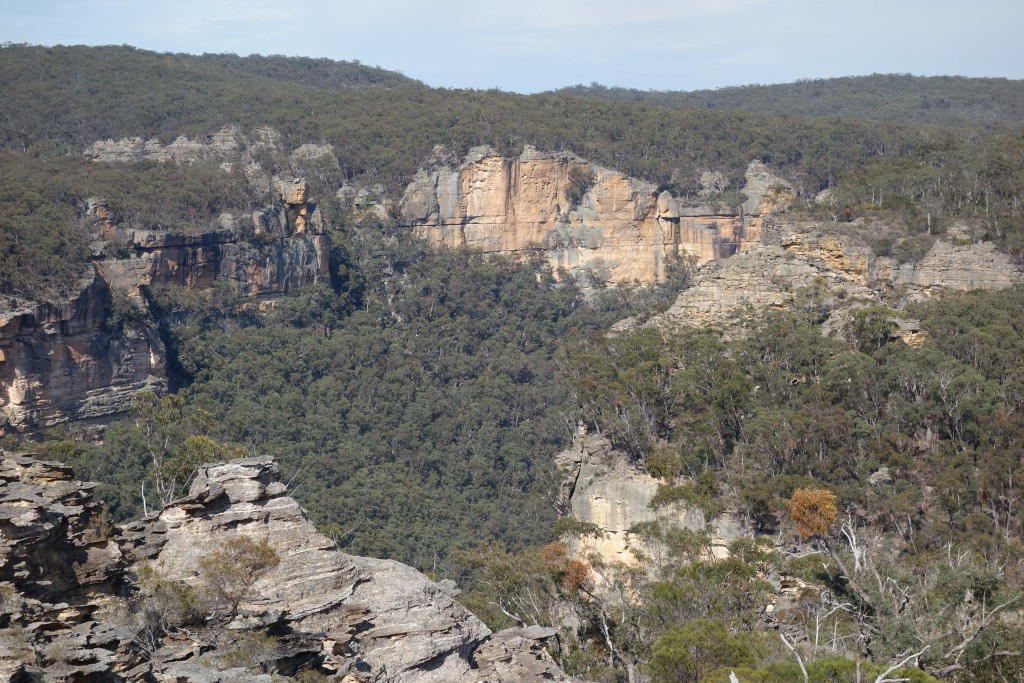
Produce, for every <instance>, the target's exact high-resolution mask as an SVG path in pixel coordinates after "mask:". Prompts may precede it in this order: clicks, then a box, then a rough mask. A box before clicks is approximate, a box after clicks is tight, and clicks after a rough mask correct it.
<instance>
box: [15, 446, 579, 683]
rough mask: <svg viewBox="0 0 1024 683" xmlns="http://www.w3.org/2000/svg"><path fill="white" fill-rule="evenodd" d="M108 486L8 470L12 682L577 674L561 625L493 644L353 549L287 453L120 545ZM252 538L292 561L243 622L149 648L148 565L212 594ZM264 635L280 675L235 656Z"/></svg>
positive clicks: (423, 588) (215, 472)
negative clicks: (306, 503)
mask: <svg viewBox="0 0 1024 683" xmlns="http://www.w3.org/2000/svg"><path fill="white" fill-rule="evenodd" d="M94 486H95V484H83V483H81V482H78V481H75V480H74V478H73V475H72V472H71V470H70V468H68V467H67V466H65V465H61V464H59V463H46V462H39V461H36V460H34V459H32V458H31V457H27V456H6V457H4V458H3V459H2V460H0V531H2V534H0V620H2V621H3V623H4V624H11V625H13V626H14V628H10V629H5V630H4V631H3V633H0V662H2V663H3V667H2V668H0V673H3V674H4V675H7V676H8V677H9V678H10V677H14V676H27V677H29V678H28V679H29V680H43V681H49V680H54V681H56V680H65V679H66V680H82V681H86V680H88V681H114V680H127V681H143V680H147V681H152V680H156V681H175V682H178V681H193V680H204V681H211V682H213V683H216V682H222V683H227V682H229V681H241V680H247V681H263V680H288V679H287V678H286V677H287V676H292V675H294V674H295V672H296V671H297V669H298V667H300V666H313V667H317V668H319V669H320V670H321V671H327V672H334V675H333V677H332V678H331V680H342V681H350V682H356V681H358V682H367V681H374V682H382V683H383V682H385V681H387V682H392V681H393V682H402V681H413V682H420V681H422V682H425V683H433V682H437V683H440V682H441V681H453V682H459V681H463V682H465V683H483V682H484V681H487V682H489V683H501V682H508V683H511V682H513V681H525V682H530V681H537V682H538V683H539V682H540V681H569V680H571V679H570V678H569V677H568V676H566V675H565V673H564V672H562V671H561V670H560V669H559V668H558V666H557V665H556V664H555V663H554V661H553V660H552V659H551V657H550V656H549V655H548V654H547V653H546V652H545V651H544V647H543V645H544V643H545V642H546V641H548V640H550V639H551V638H553V637H554V636H555V633H554V630H553V629H546V628H540V627H530V628H523V629H509V630H506V631H502V632H500V633H498V634H494V635H493V636H492V634H491V633H490V631H489V630H488V629H487V627H486V626H484V624H483V623H482V622H480V621H479V620H478V619H477V618H476V617H474V616H473V615H472V614H470V613H469V612H468V611H466V609H465V608H463V607H462V606H461V605H459V604H458V603H456V602H455V601H454V600H453V597H452V595H453V591H452V590H451V587H450V586H445V585H443V584H442V585H439V584H435V583H433V582H432V581H430V580H429V579H427V578H426V577H425V576H423V575H422V574H420V573H419V572H417V571H416V570H414V569H412V568H411V567H407V566H404V565H402V564H400V563H398V562H393V561H390V560H375V559H370V558H362V557H355V556H352V555H347V554H345V553H342V552H340V551H338V550H337V549H336V548H335V547H334V545H333V543H332V542H331V541H329V540H328V539H327V538H326V537H324V536H323V535H321V534H319V533H318V532H317V531H316V530H315V528H314V527H313V525H312V524H311V523H310V522H309V520H308V519H307V518H306V515H305V512H304V511H303V510H302V508H300V507H299V506H298V504H297V503H296V502H295V501H294V500H292V499H291V498H289V497H287V496H286V495H285V494H286V487H285V486H284V485H283V484H282V483H281V482H280V481H279V480H278V478H277V466H276V464H275V463H274V461H273V459H272V458H245V459H240V460H235V461H232V462H229V463H225V464H220V465H207V466H204V467H203V468H202V469H201V471H200V474H199V476H198V477H197V479H196V480H195V483H194V485H193V486H192V488H191V490H190V493H189V495H188V496H187V497H186V498H184V499H183V500H180V501H178V502H176V503H174V504H172V505H169V506H168V507H166V508H165V509H164V510H163V511H161V512H160V513H158V514H154V515H151V516H150V517H148V518H146V519H143V520H140V521H138V522H134V523H132V524H130V525H128V526H126V527H124V528H122V529H121V530H119V532H118V533H117V534H116V536H115V537H114V538H109V537H107V536H105V535H104V534H103V533H101V532H102V527H101V526H100V525H98V524H97V518H98V515H99V510H100V507H101V506H100V503H99V502H98V501H96V500H94V499H93V498H92V496H91V491H92V489H93V487H94ZM238 535H246V536H249V537H251V538H254V539H266V541H267V542H268V543H269V544H270V545H271V546H272V547H273V548H274V550H275V551H276V553H277V554H278V555H279V557H280V563H279V564H278V565H277V566H276V568H274V569H273V571H272V572H271V573H269V574H268V575H266V576H265V577H264V578H262V579H261V580H260V581H259V582H258V583H257V584H256V587H255V588H256V590H255V591H254V592H253V593H252V594H251V596H250V598H249V599H248V600H247V601H246V602H243V603H242V604H241V606H240V610H239V613H238V615H237V616H235V617H234V619H233V621H232V622H231V623H229V624H227V625H225V624H223V623H222V622H216V621H215V622H212V623H211V624H208V625H203V624H202V623H197V624H193V625H192V626H190V627H189V628H186V629H181V630H175V629H172V630H171V631H169V632H166V633H162V634H161V633H156V634H155V635H153V634H150V636H149V637H143V638H142V639H140V633H141V634H143V635H144V634H145V633H146V632H144V631H140V630H139V624H140V622H135V621H131V620H130V619H128V620H126V613H125V612H124V605H125V603H123V602H122V603H119V602H118V601H119V597H118V596H123V595H130V594H131V593H132V591H133V589H134V588H137V586H136V584H135V583H134V582H135V580H136V577H138V576H139V575H140V574H141V573H142V572H141V571H140V570H141V568H142V565H143V564H145V565H146V566H147V568H148V569H147V571H149V572H150V575H152V570H157V571H159V572H160V576H161V580H162V581H165V580H180V581H184V582H187V583H190V584H193V585H196V586H197V587H199V588H202V586H203V581H202V579H201V578H200V576H199V572H198V568H199V560H200V559H202V558H204V557H209V556H210V555H211V554H213V553H215V552H217V551H218V550H220V549H222V548H223V546H224V542H225V541H226V540H227V539H230V538H232V537H236V536H238ZM118 604H121V605H122V608H118V607H117V605H118ZM264 627H269V628H271V629H272V630H273V631H274V633H275V634H276V636H275V639H274V640H273V641H268V642H272V644H271V645H270V648H271V649H270V650H269V651H266V652H264V651H261V652H260V655H261V656H263V657H265V661H266V662H267V666H268V668H269V670H271V671H275V672H276V673H275V674H273V677H270V676H259V675H254V674H252V673H250V672H249V671H247V670H244V669H240V668H238V665H237V663H232V661H229V660H228V659H226V658H225V654H226V653H227V652H230V651H231V650H232V648H234V647H235V646H236V643H237V642H239V641H237V638H238V637H239V636H240V635H242V634H245V633H246V632H248V631H249V630H251V629H254V628H256V629H262V628H264ZM142 646H144V647H145V649H143V650H140V649H139V648H140V647H142ZM281 674H283V676H282V675H281Z"/></svg>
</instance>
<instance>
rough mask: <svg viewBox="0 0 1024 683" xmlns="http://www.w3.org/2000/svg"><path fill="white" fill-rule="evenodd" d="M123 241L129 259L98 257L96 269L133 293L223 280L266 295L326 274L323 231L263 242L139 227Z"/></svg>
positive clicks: (229, 232) (225, 233)
mask: <svg viewBox="0 0 1024 683" xmlns="http://www.w3.org/2000/svg"><path fill="white" fill-rule="evenodd" d="M127 241H128V244H129V245H130V249H131V252H132V256H131V258H127V259H104V260H102V261H98V262H96V270H97V272H98V273H99V276H100V277H101V278H103V279H104V280H105V281H106V282H108V283H109V284H110V287H111V288H112V289H114V290H117V291H124V292H127V293H129V294H130V295H132V296H138V295H139V294H140V292H141V288H144V287H148V286H150V285H177V286H180V287H186V288H189V289H194V288H198V289H206V288H209V287H212V286H213V285H214V283H216V282H220V281H224V282H229V283H232V284H234V285H235V286H237V287H238V289H239V290H240V292H241V293H242V294H244V295H245V296H257V297H269V296H279V295H282V294H287V293H288V292H290V291H293V290H296V289H300V288H302V287H306V286H309V285H312V284H315V283H317V282H323V281H326V279H327V278H328V277H329V262H328V259H329V254H330V242H329V240H328V238H327V236H326V235H317V234H307V235H300V236H296V237H289V238H284V239H274V240H270V241H262V240H259V239H257V240H246V239H243V238H242V237H240V236H239V234H238V233H237V232H236V231H235V230H217V231H214V232H207V233H203V234H200V235H182V234H175V233H161V232H141V231H140V232H132V233H131V234H130V235H128V236H127Z"/></svg>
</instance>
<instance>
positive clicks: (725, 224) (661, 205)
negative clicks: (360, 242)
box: [400, 147, 793, 284]
mask: <svg viewBox="0 0 1024 683" xmlns="http://www.w3.org/2000/svg"><path fill="white" fill-rule="evenodd" d="M747 184H748V188H749V193H748V199H747V202H746V203H745V204H744V209H743V210H740V211H739V212H738V213H733V212H731V211H728V210H725V211H722V210H716V209H715V208H713V207H710V206H688V205H686V204H685V202H682V201H680V200H679V199H677V198H675V197H673V196H672V195H671V194H670V193H668V192H658V191H657V188H656V187H655V186H654V185H652V184H650V183H646V182H643V181H640V180H637V179H635V178H630V177H628V176H626V175H625V174H623V173H620V172H618V171H613V170H610V169H607V168H604V167H602V166H598V165H596V164H592V163H590V162H587V161H585V160H583V159H581V158H579V157H577V156H575V155H573V154H568V153H545V152H539V151H537V150H535V149H533V148H531V147H527V148H526V149H525V150H524V151H523V153H522V154H521V155H520V156H518V157H516V158H505V157H502V156H501V155H499V154H498V153H497V152H496V151H495V150H494V149H492V148H489V147H479V148H475V149H473V150H472V151H471V152H470V153H469V154H468V155H467V156H466V157H465V159H464V160H463V161H462V163H461V164H460V165H458V166H452V165H446V164H444V163H443V162H442V163H441V164H440V165H439V166H435V167H434V168H432V169H429V170H422V171H420V172H419V173H418V174H417V175H416V177H415V178H414V179H413V181H412V183H411V184H410V185H409V187H408V188H407V189H406V191H405V195H404V196H403V198H402V201H401V204H400V214H401V217H402V220H403V221H404V222H405V223H406V224H407V225H409V226H411V227H413V228H414V229H415V230H416V231H417V233H418V234H420V235H421V236H423V237H424V238H426V239H427V240H428V241H430V242H431V243H433V244H436V245H439V246H444V247H448V248H459V247H467V248H470V249H474V250H479V251H483V252H487V253H497V254H507V255H511V256H516V257H525V256H528V255H530V254H537V253H539V254H541V255H543V257H544V259H545V260H546V261H547V262H548V263H549V264H550V265H551V267H552V269H554V270H555V271H556V272H558V271H567V272H573V273H575V274H577V275H586V276H588V277H589V278H590V279H592V280H593V281H595V282H599V283H607V284H619V283H626V284H634V283H650V282H655V281H657V280H659V279H662V278H663V277H664V276H665V274H666V269H667V267H668V266H669V264H670V263H672V262H673V261H674V260H677V259H682V258H685V259H693V260H695V261H697V262H699V263H704V262H707V261H712V260H716V259H719V258H723V257H725V256H729V255H731V254H733V253H735V252H737V251H742V250H744V249H746V248H748V247H749V246H750V245H752V244H755V243H757V241H758V240H759V237H760V228H761V216H762V214H764V213H767V212H768V211H770V210H774V209H776V208H779V207H783V206H785V204H786V203H787V202H788V201H790V200H792V198H793V193H792V190H791V189H790V188H789V187H788V186H787V185H786V184H785V183H784V182H783V181H781V180H779V179H777V178H774V177H773V176H770V174H769V173H768V172H767V169H765V168H764V166H763V165H761V164H752V165H751V168H750V169H749V170H748V183H747ZM748 207H749V208H748Z"/></svg>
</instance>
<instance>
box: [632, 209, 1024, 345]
mask: <svg viewBox="0 0 1024 683" xmlns="http://www.w3.org/2000/svg"><path fill="white" fill-rule="evenodd" d="M1021 283H1024V271H1022V269H1021V267H1020V266H1018V265H1017V264H1015V263H1014V262H1013V261H1012V260H1011V259H1010V258H1009V257H1008V256H1007V255H1006V254H1003V253H1000V252H998V251H996V249H995V246H994V245H992V244H991V243H977V244H963V245H956V244H952V243H950V242H948V241H943V240H939V241H936V242H935V244H934V245H933V246H932V247H931V249H930V250H929V251H928V252H927V253H926V254H925V255H924V257H923V258H922V259H921V260H920V261H918V262H917V263H904V264H899V263H898V262H897V261H896V260H895V259H893V258H891V257H886V256H876V255H875V254H874V253H873V251H872V250H871V249H870V248H869V247H868V246H867V245H866V244H865V243H864V242H863V241H862V240H860V239H858V238H857V237H855V236H852V235H842V234H822V233H821V231H820V230H816V229H815V228H814V226H809V225H800V224H794V225H784V224H781V222H779V223H778V224H774V225H772V226H771V229H770V230H768V231H766V239H765V242H764V243H762V244H760V245H758V246H756V247H754V248H751V249H749V250H747V251H746V252H744V253H742V254H738V255H736V256H735V257H733V258H731V259H729V260H727V261H722V262H720V263H711V264H707V265H705V266H703V267H701V268H699V269H697V270H696V271H695V272H694V275H693V285H692V286H691V287H690V288H689V289H687V290H685V291H683V292H681V293H680V294H679V296H678V298H677V299H676V301H675V303H674V304H673V305H672V306H671V307H670V308H669V309H668V310H667V311H666V312H665V313H664V314H662V315H660V316H656V317H655V318H652V319H651V320H650V321H648V322H647V323H646V325H647V326H654V327H659V328H662V329H671V328H673V327H675V326H679V325H713V326H719V327H727V326H730V325H732V324H734V323H735V322H737V321H738V320H739V319H740V318H742V315H743V314H744V313H747V312H749V313H757V312H760V311H764V310H766V309H776V310H786V309H793V308H796V307H801V306H804V307H806V306H825V307H826V308H828V309H831V310H835V311H839V312H840V314H841V311H842V309H847V308H850V307H856V306H865V305H881V304H882V303H883V301H884V300H892V296H891V295H892V294H893V293H894V292H896V291H897V290H899V297H898V298H899V299H900V301H915V300H921V299H924V298H928V297H930V296H933V295H935V294H936V293H938V292H940V291H942V290H955V291H967V290H971V289H1002V288H1006V287H1012V286H1014V285H1018V284H1021ZM897 305H898V302H897ZM623 327H628V325H627V326H623ZM838 327H839V326H837V325H831V326H830V325H828V324H826V326H825V328H826V330H828V331H833V332H834V331H837V330H838ZM906 331H907V332H908V333H909V332H912V330H906Z"/></svg>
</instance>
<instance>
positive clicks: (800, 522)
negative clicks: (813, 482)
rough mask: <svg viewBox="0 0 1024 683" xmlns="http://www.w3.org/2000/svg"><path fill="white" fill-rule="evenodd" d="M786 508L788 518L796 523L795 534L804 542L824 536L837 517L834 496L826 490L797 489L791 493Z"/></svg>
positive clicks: (837, 511) (837, 510) (837, 512)
mask: <svg viewBox="0 0 1024 683" xmlns="http://www.w3.org/2000/svg"><path fill="white" fill-rule="evenodd" d="M786 507H787V509H788V510H789V516H790V517H792V518H793V521H794V522H796V530H797V533H799V534H800V538H802V539H804V540H806V539H808V538H810V537H812V536H824V535H825V534H826V533H828V531H829V529H831V528H832V527H833V526H835V523H836V519H837V518H838V517H839V509H838V508H837V507H836V494H834V493H832V492H831V491H829V490H828V489H818V488H811V487H808V488H802V489H797V490H796V491H793V495H792V496H790V498H789V503H788V504H787V505H786Z"/></svg>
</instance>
